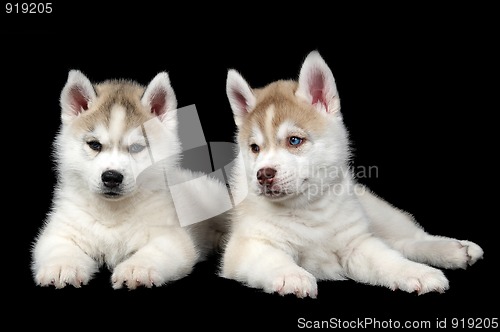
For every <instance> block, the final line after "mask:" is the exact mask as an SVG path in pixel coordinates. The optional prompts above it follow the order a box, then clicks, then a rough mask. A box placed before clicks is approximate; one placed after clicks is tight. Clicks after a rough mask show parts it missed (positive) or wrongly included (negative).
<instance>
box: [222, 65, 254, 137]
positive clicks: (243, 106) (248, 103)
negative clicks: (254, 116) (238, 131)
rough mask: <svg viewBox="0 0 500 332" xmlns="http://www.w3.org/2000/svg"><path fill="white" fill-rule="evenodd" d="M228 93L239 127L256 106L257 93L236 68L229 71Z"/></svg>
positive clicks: (235, 120)
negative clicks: (254, 92) (255, 93)
mask: <svg viewBox="0 0 500 332" xmlns="http://www.w3.org/2000/svg"><path fill="white" fill-rule="evenodd" d="M226 93H227V98H228V99H229V104H230V105H231V109H232V110H233V115H234V122H235V123H236V125H237V126H238V127H239V126H240V125H241V123H242V122H243V119H244V117H245V116H247V115H248V114H249V113H250V112H252V111H253V109H254V108H255V95H254V94H253V92H252V88H251V87H250V85H248V83H247V82H246V81H245V79H244V78H243V76H241V75H240V73H238V72H237V71H236V70H234V69H230V70H229V71H228V72H227V81H226Z"/></svg>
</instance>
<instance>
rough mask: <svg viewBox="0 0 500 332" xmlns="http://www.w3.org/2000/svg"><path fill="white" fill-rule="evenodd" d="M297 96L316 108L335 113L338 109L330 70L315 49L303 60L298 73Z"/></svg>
mask: <svg viewBox="0 0 500 332" xmlns="http://www.w3.org/2000/svg"><path fill="white" fill-rule="evenodd" d="M295 95H296V96H297V97H298V98H301V99H302V100H304V101H305V102H307V103H309V104H311V105H313V106H315V107H316V109H318V110H321V111H326V112H327V113H329V114H336V113H339V111H340V99H339V96H338V93H337V86H336V84H335V79H334V78H333V74H332V71H331V70H330V68H329V67H328V65H327V64H326V62H325V60H323V58H322V57H321V55H320V54H319V53H318V52H317V51H312V52H311V53H309V55H308V56H307V57H306V59H305V60H304V63H303V64H302V68H301V69H300V74H299V87H298V89H297V91H296V92H295Z"/></svg>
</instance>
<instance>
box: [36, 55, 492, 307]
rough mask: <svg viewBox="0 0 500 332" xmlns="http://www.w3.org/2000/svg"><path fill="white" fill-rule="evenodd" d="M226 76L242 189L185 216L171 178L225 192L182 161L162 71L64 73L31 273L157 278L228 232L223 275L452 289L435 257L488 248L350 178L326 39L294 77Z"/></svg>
mask: <svg viewBox="0 0 500 332" xmlns="http://www.w3.org/2000/svg"><path fill="white" fill-rule="evenodd" d="M226 90H227V96H228V99H229V102H230V105H231V108H232V110H233V114H234V121H235V123H236V125H237V134H236V141H237V144H238V146H239V154H238V156H237V158H236V160H235V166H234V169H233V173H232V174H231V178H230V181H229V185H230V188H231V192H232V193H233V195H234V196H238V197H244V199H243V200H242V201H241V202H239V203H238V204H236V206H235V207H234V208H233V209H231V210H230V211H228V213H222V214H220V215H216V216H213V217H210V218H207V219H205V220H203V221H200V222H196V223H193V224H190V225H187V226H183V224H182V222H180V221H179V218H178V215H177V214H176V207H175V204H174V200H173V199H172V195H171V190H170V189H169V187H170V186H169V183H171V182H172V181H169V179H171V178H172V177H174V178H176V179H182V180H183V181H189V180H190V179H192V178H200V177H203V178H204V181H203V182H202V185H200V184H198V185H197V186H198V187H196V190H194V191H193V192H197V193H198V195H194V196H196V197H197V198H194V199H193V200H194V201H193V202H192V204H193V209H196V208H197V206H203V205H206V204H207V202H206V201H204V200H208V199H209V198H208V197H212V199H214V200H215V202H216V201H217V198H218V197H223V196H224V195H227V192H226V187H225V186H224V185H223V184H222V183H220V182H218V181H216V180H214V179H212V178H209V177H208V176H205V175H202V174H194V173H192V172H190V171H188V170H184V169H182V168H181V167H179V162H178V161H179V155H180V152H181V144H180V142H179V139H178V136H177V117H176V107H177V103H176V99H175V94H174V91H173V89H172V87H171V85H170V81H169V78H168V75H167V73H160V74H158V75H157V76H156V77H155V78H154V79H153V80H152V81H151V82H150V83H149V85H148V86H146V87H142V86H140V85H138V84H136V83H134V82H129V81H106V82H103V83H100V84H97V85H93V84H91V83H90V81H89V80H88V79H87V78H86V77H85V76H84V75H83V74H82V73H81V72H78V71H71V72H70V73H69V77H68V81H67V83H66V86H65V87H64V89H63V90H62V93H61V99H60V101H61V111H62V113H61V119H62V125H61V129H60V131H59V133H58V135H57V137H56V140H55V156H56V161H57V170H58V183H57V186H56V189H55V193H54V201H53V206H52V209H51V212H50V213H49V214H48V217H47V220H46V222H45V224H44V226H43V227H42V229H41V231H40V233H39V235H38V237H37V239H36V241H35V243H34V247H33V263H32V270H33V275H34V278H35V281H36V283H37V284H39V285H42V286H47V285H54V286H55V287H57V288H60V287H64V286H65V285H67V284H71V285H73V286H75V287H79V286H80V285H82V284H86V283H87V282H88V281H89V280H90V279H91V278H92V276H93V275H94V274H95V273H96V272H97V271H98V269H99V267H100V266H102V265H104V264H105V265H107V266H108V268H110V269H111V270H112V271H113V273H112V280H111V281H112V285H113V287H114V288H121V287H123V286H126V287H128V288H129V289H134V288H136V287H138V286H145V287H151V286H153V285H162V284H165V283H167V282H169V281H172V280H176V279H179V278H182V277H184V276H186V275H188V274H189V273H190V272H191V270H192V269H193V267H194V265H195V264H196V263H197V262H198V261H200V260H202V259H204V258H205V257H206V256H207V254H209V253H211V252H212V251H213V250H214V249H215V248H216V247H217V246H218V245H219V244H221V245H222V247H223V253H222V260H221V266H220V274H221V276H222V277H225V278H230V279H234V280H237V281H239V282H241V283H243V284H245V285H247V286H249V287H254V288H259V289H262V290H263V291H265V292H268V293H274V292H277V293H279V294H281V295H285V294H295V295H296V296H297V297H307V296H309V297H313V298H315V297H316V296H317V293H318V289H317V281H318V280H341V279H352V280H355V281H358V282H361V283H366V284H371V285H378V286H385V287H387V288H390V289H401V290H404V291H407V292H418V293H419V294H424V293H427V292H432V291H437V292H444V291H445V290H446V289H448V287H449V285H448V280H447V279H446V277H445V276H444V274H443V272H442V271H441V270H439V269H437V268H447V269H455V268H465V267H467V266H468V265H472V264H474V263H475V262H476V261H477V260H478V259H480V258H482V256H483V251H482V249H481V248H480V247H479V246H478V245H477V244H475V243H473V242H470V241H466V240H457V239H452V238H448V237H443V236H435V235H430V234H428V233H426V232H425V231H424V230H423V229H422V228H421V227H420V226H419V225H418V224H417V223H416V222H415V221H414V220H413V218H412V217H411V216H410V215H409V214H408V213H405V212H404V211H401V210H399V209H397V208H395V207H393V206H392V205H390V204H389V203H387V202H385V201H384V200H382V199H381V198H379V197H377V196H376V195H375V194H373V193H371V192H370V191H369V189H368V188H366V187H364V186H362V185H361V184H358V183H356V181H355V179H354V178H353V175H352V174H351V170H350V168H349V161H350V151H349V141H348V134H347V130H346V128H345V126H344V124H343V120H342V115H341V112H340V99H339V95H338V93H337V89H336V85H335V80H334V77H333V74H332V72H331V70H330V68H329V67H328V65H327V64H326V63H325V61H324V60H323V59H322V57H321V56H320V55H319V53H318V52H316V51H313V52H311V53H310V54H309V55H308V56H307V57H306V59H305V60H304V62H303V64H302V68H301V70H300V74H299V78H298V81H277V82H273V83H271V84H269V85H267V86H265V87H263V88H258V89H253V88H251V87H250V85H249V84H248V83H247V82H246V81H245V79H244V78H243V77H242V76H241V75H240V74H239V73H238V72H237V71H235V70H229V72H228V76H227V86H226ZM145 123H147V124H148V125H147V126H145V125H144V124H145ZM151 123H153V124H152V125H151ZM146 127H147V128H146ZM146 129H147V130H146ZM152 147H153V148H152ZM152 150H155V153H156V155H157V158H153V153H152ZM152 159H155V160H161V162H155V161H154V160H153V161H152ZM163 179H165V181H163ZM200 193H201V194H200ZM197 200H198V203H199V204H197V203H196V201H197ZM215 204H216V203H215ZM227 217H229V222H228V223H227V226H228V227H227V228H226V227H225V226H226V224H225V219H226V218H227ZM221 225H222V226H221ZM221 232H222V233H225V235H224V240H223V241H221V240H220V236H221V234H220V233H221ZM432 266H434V267H432ZM436 267H437V268H436Z"/></svg>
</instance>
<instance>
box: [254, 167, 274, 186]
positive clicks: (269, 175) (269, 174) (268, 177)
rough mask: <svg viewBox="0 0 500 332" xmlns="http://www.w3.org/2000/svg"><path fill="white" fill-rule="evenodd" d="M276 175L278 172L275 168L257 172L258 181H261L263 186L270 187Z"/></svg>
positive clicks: (262, 169)
mask: <svg viewBox="0 0 500 332" xmlns="http://www.w3.org/2000/svg"><path fill="white" fill-rule="evenodd" d="M275 175H276V170H275V169H274V168H270V167H266V168H261V169H259V171H258V172H257V180H259V183H260V185H261V186H269V185H271V184H272V183H273V180H274V176H275Z"/></svg>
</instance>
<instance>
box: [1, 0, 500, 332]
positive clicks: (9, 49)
mask: <svg viewBox="0 0 500 332" xmlns="http://www.w3.org/2000/svg"><path fill="white" fill-rule="evenodd" d="M311 5H312V4H307V6H309V7H308V8H300V10H299V11H297V12H295V13H294V14H289V13H287V12H286V10H288V9H290V8H285V9H286V10H285V9H283V8H282V9H281V10H278V11H272V10H271V9H270V8H268V7H263V8H262V7H258V6H257V5H256V4H252V5H251V7H252V8H246V7H245V6H248V7H250V4H242V8H241V9H237V10H235V11H233V12H232V13H226V12H224V11H223V8H219V7H216V6H215V5H213V6H212V7H210V6H207V7H206V8H200V7H197V6H194V5H193V8H191V9H190V10H180V9H174V8H168V6H165V7H166V8H164V7H163V6H162V7H158V6H157V5H152V4H147V2H141V3H133V5H129V6H121V7H120V6H118V5H116V6H109V7H102V5H99V6H97V5H90V3H87V2H85V3H82V4H79V5H78V4H72V5H70V4H62V3H60V2H55V3H54V8H55V12H54V13H53V14H52V15H45V16H44V15H34V16H26V15H24V16H23V15H21V14H18V15H7V14H5V13H4V12H3V8H2V16H1V20H2V29H3V30H2V35H1V37H2V42H1V43H2V54H3V60H2V78H1V79H2V81H3V83H2V104H3V106H2V114H4V117H3V121H4V122H3V123H4V130H3V136H4V137H3V138H4V139H3V144H2V147H3V151H2V159H3V170H4V172H5V174H6V180H7V181H6V183H5V193H4V195H3V197H4V202H3V205H4V211H5V213H6V217H4V218H2V219H3V220H2V222H3V224H4V225H5V226H7V228H6V229H7V231H5V233H3V238H4V241H3V243H2V247H3V248H4V250H3V256H4V257H5V258H7V260H6V261H5V263H4V264H3V266H2V272H3V284H4V288H5V291H6V293H7V294H8V295H9V296H8V297H4V298H3V301H4V302H5V303H4V304H6V305H7V308H8V312H7V313H8V316H9V317H7V318H8V319H9V320H10V319H11V318H10V317H12V321H13V322H15V323H16V324H17V326H19V327H22V326H24V325H26V326H29V325H31V324H32V323H34V322H35V323H36V324H42V323H41V322H44V323H47V326H55V327H58V326H61V327H62V326H63V325H62V324H63V322H69V323H70V324H71V325H69V326H71V327H80V326H83V325H87V324H88V325H89V326H94V327H104V326H110V327H119V326H124V327H138V328H140V327H148V326H153V325H156V326H158V327H159V328H162V329H163V328H169V326H170V325H169V324H174V323H175V324H178V325H179V324H181V326H182V327H183V328H187V327H190V326H197V327H198V326H202V327H206V328H208V327H220V328H223V327H230V328H232V329H240V328H242V327H250V328H265V327H279V328H283V329H292V328H296V327H297V320H298V318H300V317H303V318H305V319H307V320H328V319H330V318H337V319H341V320H351V319H358V318H359V319H364V318H365V317H371V318H374V319H378V320H385V321H388V320H389V319H392V320H393V321H395V320H399V321H403V320H412V321H422V320H427V321H430V322H431V323H432V324H433V326H435V324H436V320H437V319H440V320H442V319H444V318H448V326H451V319H452V318H459V319H461V318H493V317H498V306H497V301H498V286H497V278H496V275H495V274H494V273H493V267H494V265H496V262H497V261H498V250H497V249H496V247H494V246H495V245H496V239H497V236H496V231H495V230H496V228H497V227H498V226H497V225H496V223H497V221H498V215H497V213H496V210H495V208H496V204H495V203H496V202H494V199H496V198H497V197H496V194H495V192H493V193H490V190H491V189H493V190H495V184H496V183H497V177H498V176H497V163H496V162H495V161H493V156H494V154H496V152H497V150H498V148H497V141H498V139H497V134H496V127H497V125H496V123H495V122H494V121H493V120H492V113H495V112H497V111H498V103H496V102H495V101H496V100H494V99H493V98H494V96H496V95H498V93H497V89H496V88H495V89H494V86H496V87H497V86H498V84H497V83H492V80H493V81H494V80H495V77H496V75H495V71H496V69H497V68H496V66H497V63H496V58H495V55H494V54H493V52H494V44H495V43H496V42H497V36H495V34H494V32H493V27H494V26H493V25H494V24H493V23H494V22H493V21H492V20H491V18H490V15H489V13H491V9H488V8H471V7H460V8H459V7H453V8H443V9H438V8H434V7H430V8H422V7H415V8H412V7H408V8H401V7H399V8H392V7H386V8H384V7H380V6H373V7H372V8H370V7H362V6H360V7H359V8H355V10H353V9H350V10H349V11H347V10H343V9H340V8H338V9H337V10H333V9H332V10H330V9H326V8H321V7H320V6H318V7H317V8H312V7H310V6H311ZM289 6H291V5H289ZM195 7H196V8H195ZM334 8H335V7H334ZM195 9H196V10H195ZM250 9H252V10H251V11H249V10H250ZM211 13H216V14H211ZM494 37H495V38H494ZM314 49H316V50H318V51H319V52H320V54H321V55H322V56H323V58H324V59H325V61H326V62H327V63H328V64H329V66H330V68H331V69H332V71H333V74H334V76H335V79H336V82H337V87H338V90H339V93H340V97H341V104H342V112H343V115H344V118H345V123H346V125H347V127H348V129H349V132H350V135H351V140H352V142H353V148H354V155H355V157H354V164H355V165H358V166H377V167H378V177H376V178H370V179H361V182H363V183H365V184H368V185H369V186H370V187H371V188H372V189H373V190H374V191H375V192H377V193H378V194H379V195H381V196H382V197H384V198H386V199H387V200H388V201H390V202H391V203H393V204H394V205H396V206H398V207H400V208H402V209H404V210H406V211H408V212H410V213H412V214H413V215H414V216H415V217H416V218H417V220H418V221H419V222H420V224H421V225H422V226H423V227H424V228H425V229H426V230H427V231H428V232H430V233H432V234H439V235H446V236H449V237H455V238H459V239H468V240H471V241H474V242H476V243H478V244H479V245H480V246H482V248H483V249H484V251H485V256H484V259H483V260H481V261H479V262H478V263H477V264H476V265H474V266H472V267H470V268H468V269H467V270H465V271H463V270H457V271H452V270H445V271H444V272H445V274H446V276H447V277H448V278H449V280H450V289H449V290H448V291H447V292H446V293H445V294H436V293H431V294H426V295H422V296H417V295H416V294H408V293H404V292H401V291H395V292H393V291H390V290H388V289H385V288H380V287H374V286H367V285H361V284H358V283H355V282H353V281H342V282H320V283H319V296H318V299H316V300H312V299H296V298H294V297H293V296H285V297H280V296H278V295H269V294H264V293H261V292H260V291H258V290H253V289H249V288H245V287H244V286H241V285H239V284H237V283H236V282H233V281H230V280H224V279H222V278H219V277H217V276H216V270H217V268H216V267H217V263H218V258H219V257H218V256H214V257H212V258H211V259H209V260H208V261H207V262H203V263H200V264H198V265H197V267H196V268H195V270H194V272H193V273H192V274H191V275H189V276H188V277H186V278H184V279H182V280H179V281H177V282H174V283H172V284H169V285H166V286H164V287H161V288H154V289H138V290H135V291H128V290H118V291H115V290H113V289H112V288H111V285H110V282H109V278H110V275H111V274H110V272H109V271H106V270H102V271H101V272H100V273H99V274H98V275H97V276H96V278H95V279H94V280H92V281H91V282H90V284H89V285H87V286H85V287H83V288H81V289H74V288H72V287H67V288H65V289H62V290H54V289H52V288H40V287H36V286H35V284H34V282H33V280H32V277H31V272H30V269H29V265H30V246H31V243H32V241H33V239H34V237H35V235H36V233H37V230H38V228H39V227H40V226H41V224H42V221H43V219H44V218H45V214H46V213H47V211H48V209H49V206H50V202H51V198H52V189H53V186H54V180H55V176H54V172H53V163H52V160H51V151H52V140H53V138H54V135H55V134H56V131H57V128H58V126H59V115H60V113H59V94H60V91H61V89H62V87H63V86H64V84H65V82H66V79H67V74H68V71H69V70H70V69H79V70H81V71H83V72H84V73H85V74H86V75H87V76H88V77H89V79H90V80H91V81H93V82H99V81H102V80H105V79H109V78H128V79H133V80H136V81H138V82H139V83H142V84H147V83H148V82H149V80H151V79H152V78H153V77H154V75H156V73H158V72H159V71H162V70H165V71H168V72H169V75H170V79H171V82H172V86H173V88H174V90H175V92H176V95H177V99H178V103H179V106H180V107H182V106H187V105H191V104H195V105H196V108H197V110H198V114H199V117H200V119H201V121H202V125H203V130H204V133H205V137H206V139H207V141H212V142H213V141H224V142H227V141H232V138H233V132H234V129H235V127H234V123H233V119H232V113H231V110H230V107H229V103H228V102H227V98H226V94H225V79H226V73H227V69H229V68H235V69H237V70H238V71H240V72H241V73H242V74H243V76H244V77H245V78H246V79H247V81H248V82H249V83H250V84H251V85H252V86H253V87H259V86H263V85H265V84H267V83H269V82H271V81H274V80H277V79H288V78H297V75H298V72H299V69H300V66H301V64H302V61H303V59H304V58H305V56H306V55H307V53H309V52H310V51H311V50H314ZM494 93H495V95H494ZM5 116H6V117H5ZM5 198H6V200H5ZM14 314H20V315H21V316H19V317H21V318H15V316H14ZM11 315H12V316H11ZM48 324H51V325H48ZM65 324H66V323H65ZM64 326H66V325H64Z"/></svg>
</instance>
